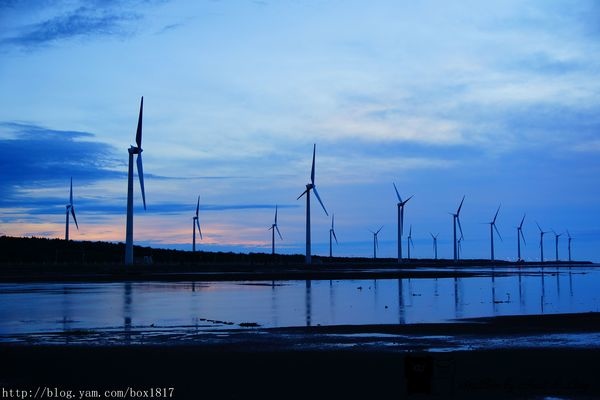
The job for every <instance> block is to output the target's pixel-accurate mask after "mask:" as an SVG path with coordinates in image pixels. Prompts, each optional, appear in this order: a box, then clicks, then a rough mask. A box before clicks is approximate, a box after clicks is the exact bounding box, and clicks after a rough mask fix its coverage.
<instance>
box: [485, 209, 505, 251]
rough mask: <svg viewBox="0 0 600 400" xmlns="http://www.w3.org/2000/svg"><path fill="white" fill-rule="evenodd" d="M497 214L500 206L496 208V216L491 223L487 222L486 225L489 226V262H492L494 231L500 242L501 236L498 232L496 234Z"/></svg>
mask: <svg viewBox="0 0 600 400" xmlns="http://www.w3.org/2000/svg"><path fill="white" fill-rule="evenodd" d="M499 212H500V206H498V209H497V210H496V214H495V215H494V219H493V220H492V222H488V224H490V245H491V254H490V260H492V261H494V230H495V231H496V233H497V234H498V237H499V238H500V240H502V236H501V235H500V232H498V228H496V218H498V213H499Z"/></svg>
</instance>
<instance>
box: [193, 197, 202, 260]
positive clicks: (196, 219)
mask: <svg viewBox="0 0 600 400" xmlns="http://www.w3.org/2000/svg"><path fill="white" fill-rule="evenodd" d="M199 211H200V196H198V202H197V203H196V215H194V217H193V218H192V230H193V233H192V251H194V252H195V251H196V227H198V234H199V235H200V240H202V230H201V229H200V219H199V217H198V212H199Z"/></svg>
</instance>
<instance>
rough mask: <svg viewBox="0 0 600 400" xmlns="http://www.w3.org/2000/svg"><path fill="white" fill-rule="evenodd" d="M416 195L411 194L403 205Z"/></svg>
mask: <svg viewBox="0 0 600 400" xmlns="http://www.w3.org/2000/svg"><path fill="white" fill-rule="evenodd" d="M414 196H415V195H414V194H413V195H411V196H410V197H409V198H408V199H406V200H404V201H403V202H402V205H404V204H406V203H408V201H409V200H410V199H412V198H413V197H414Z"/></svg>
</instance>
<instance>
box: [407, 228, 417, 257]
mask: <svg viewBox="0 0 600 400" xmlns="http://www.w3.org/2000/svg"><path fill="white" fill-rule="evenodd" d="M411 246H412V247H413V248H414V247H415V244H414V243H413V240H412V225H411V226H410V228H409V229H408V237H407V238H406V249H407V252H408V254H407V257H408V259H409V260H410V247H411Z"/></svg>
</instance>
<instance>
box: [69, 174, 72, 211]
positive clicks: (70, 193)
mask: <svg viewBox="0 0 600 400" xmlns="http://www.w3.org/2000/svg"><path fill="white" fill-rule="evenodd" d="M69 204H70V205H73V177H71V190H70V192H69Z"/></svg>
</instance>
